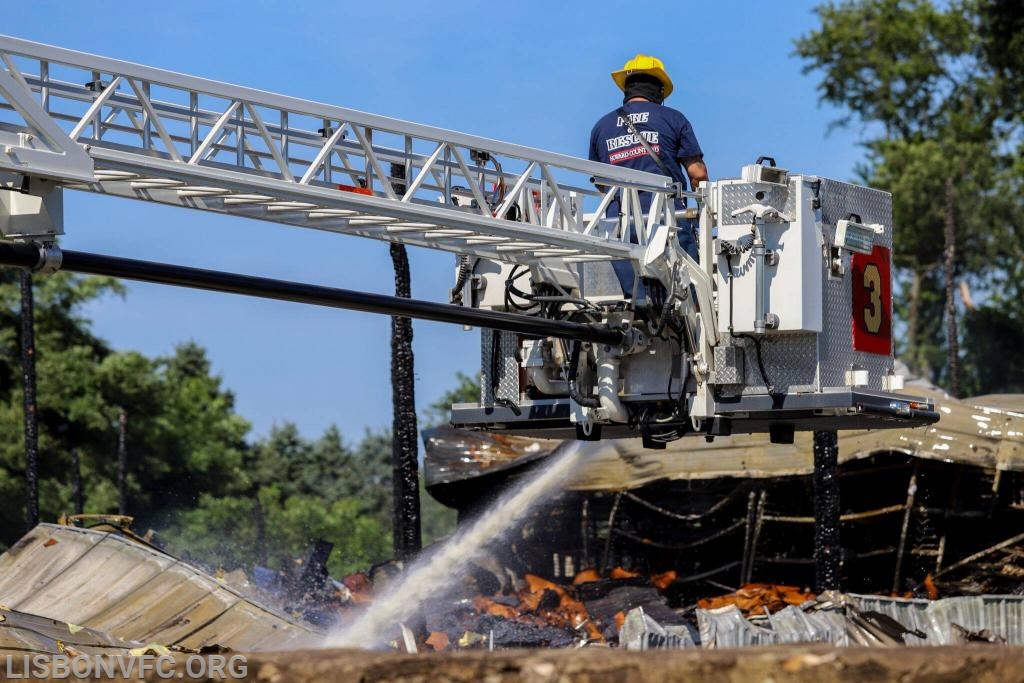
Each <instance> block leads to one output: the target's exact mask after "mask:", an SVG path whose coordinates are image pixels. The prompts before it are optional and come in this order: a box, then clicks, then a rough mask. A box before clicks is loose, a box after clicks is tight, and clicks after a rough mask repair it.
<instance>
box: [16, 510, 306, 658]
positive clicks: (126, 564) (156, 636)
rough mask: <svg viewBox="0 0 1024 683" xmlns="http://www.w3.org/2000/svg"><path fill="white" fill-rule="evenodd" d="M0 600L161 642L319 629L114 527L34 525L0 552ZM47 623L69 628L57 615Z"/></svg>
mask: <svg viewBox="0 0 1024 683" xmlns="http://www.w3.org/2000/svg"><path fill="white" fill-rule="evenodd" d="M0 605H4V606H6V607H9V608H12V609H17V610H19V611H21V612H29V613H31V614H32V615H37V617H38V618H40V619H45V620H49V621H50V622H52V623H58V622H55V621H54V620H59V622H71V623H73V624H79V625H81V626H83V627H88V628H91V629H95V631H96V632H100V633H103V634H109V637H110V638H112V639H118V640H119V639H121V638H131V639H132V640H134V641H143V642H146V643H150V642H157V643H160V644H162V645H167V646H170V645H178V644H180V645H183V646H185V647H200V646H202V645H209V644H217V645H221V646H224V647H230V648H233V649H240V650H246V651H256V650H269V649H283V648H287V647H296V646H300V645H307V646H311V645H315V644H316V643H317V642H318V641H319V640H320V639H321V638H322V636H321V634H320V633H319V631H317V630H316V629H314V628H313V627H311V626H308V625H306V624H303V623H301V622H298V621H296V620H294V619H292V618H290V617H289V616H288V615H285V614H282V613H280V612H277V611H275V610H272V609H270V608H268V607H265V606H262V605H259V604H257V603H255V602H254V601H252V600H249V599H248V598H246V597H245V596H243V595H242V594H240V593H239V592H237V591H235V590H234V589H232V588H230V587H228V586H225V585H224V584H222V583H220V582H218V581H217V580H215V579H213V578H212V577H210V576H209V575H207V574H205V573H204V572H202V571H200V570H199V569H197V568H195V567H192V566H191V565H188V564H186V563H184V562H181V561H180V560H177V559H175V558H173V557H171V556H169V555H167V554H165V553H162V552H160V551H159V550H156V549H154V548H151V547H148V546H145V545H142V544H139V543H137V542H135V541H132V540H129V539H126V538H124V537H122V536H119V535H117V534H112V533H106V532H100V531H92V530H89V529H79V528H75V527H67V526H57V525H52V524H41V525H39V526H37V527H36V528H35V529H33V530H32V531H30V532H29V533H28V534H27V535H26V536H25V537H24V538H23V539H21V541H19V542H18V543H17V544H15V545H14V546H13V547H12V548H11V549H10V550H9V551H8V552H6V553H4V554H3V555H2V556H0ZM2 623H3V622H0V624H2ZM6 625H7V626H10V624H6ZM55 628H58V629H61V628H63V629H64V631H67V630H68V627H67V625H66V624H65V625H63V626H56V627H55ZM75 628H77V627H75ZM4 631H5V630H0V633H4ZM23 640H24V636H19V635H12V631H6V634H5V636H4V638H3V639H0V650H4V649H11V650H17V649H23V648H24V647H26V644H25V643H24V642H22V641H23ZM29 640H30V641H31V640H32V639H31V638H29ZM44 640H45V639H44ZM18 643H22V644H21V645H18ZM36 645H40V643H36ZM51 645H52V644H51ZM51 645H47V644H46V643H42V646H43V649H42V650H41V651H44V652H52V651H53V650H52V647H51Z"/></svg>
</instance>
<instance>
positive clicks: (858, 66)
mask: <svg viewBox="0 0 1024 683" xmlns="http://www.w3.org/2000/svg"><path fill="white" fill-rule="evenodd" d="M816 12H817V14H818V17H819V19H820V21H821V26H820V28H818V29H816V30H814V31H811V32H810V33H809V34H807V35H805V36H803V37H802V38H800V39H799V40H798V41H797V43H796V49H797V53H798V54H799V55H800V56H801V57H803V58H804V59H805V60H807V66H806V71H807V72H809V73H811V72H813V73H815V74H817V75H819V76H820V81H819V86H818V88H819V93H820V95H821V98H822V100H823V101H826V102H829V103H831V104H834V105H837V106H840V107H842V108H844V109H845V110H846V112H847V113H846V115H845V116H844V117H843V118H842V119H841V120H840V121H838V122H837V124H839V125H850V124H853V123H860V124H862V125H863V126H864V128H863V130H864V131H865V136H864V145H865V147H866V149H867V159H866V163H865V164H864V166H863V167H862V168H861V169H860V170H859V175H860V179H861V180H862V181H864V182H866V183H867V184H870V185H872V186H875V187H879V188H882V189H887V190H890V191H891V192H892V193H893V203H894V207H893V209H894V223H895V228H896V229H895V232H894V250H895V254H896V262H895V265H896V267H897V269H898V273H897V276H898V277H897V282H898V283H899V284H900V289H901V294H902V296H901V297H900V298H899V299H898V300H897V302H896V311H897V314H898V315H899V316H900V318H901V320H902V324H903V326H904V327H905V334H903V335H900V341H901V344H900V345H899V346H898V352H900V353H901V354H902V355H903V357H904V358H905V359H906V360H907V362H908V364H909V365H910V366H911V368H912V369H914V370H916V371H918V372H920V373H922V374H924V375H925V376H927V377H928V378H929V379H932V380H933V381H936V382H940V383H944V384H946V385H947V386H956V385H957V382H958V379H959V376H958V374H957V373H956V372H954V368H955V367H956V366H957V365H961V364H962V366H963V369H964V370H965V371H966V372H965V373H961V374H966V376H965V377H964V386H965V388H969V389H970V390H975V391H993V390H999V389H1001V388H1003V387H1005V383H1004V382H1003V380H1002V379H1000V378H1004V379H1005V378H1009V377H1012V376H1014V374H1015V373H1017V372H1020V370H1021V365H1022V361H1021V359H1020V358H1019V355H1018V357H1017V358H1013V357H1009V358H1001V359H998V360H999V362H1003V363H1006V364H1008V366H1009V367H1008V370H1009V371H1008V372H1004V373H1001V374H998V375H993V374H992V373H988V374H984V373H983V374H979V372H978V370H979V368H981V367H982V365H983V364H984V363H985V362H989V361H991V360H992V359H984V358H982V357H981V356H980V355H979V354H980V353H983V352H984V351H985V350H986V349H991V348H992V345H991V344H988V343H987V342H983V338H984V337H986V335H988V334H990V332H991V330H990V329H989V328H987V327H985V326H984V324H983V322H982V321H985V320H988V319H989V317H990V316H988V315H987V314H984V313H982V314H976V313H977V312H978V311H977V310H976V309H998V310H999V311H1000V312H1002V313H1003V314H1005V315H1008V316H1010V320H1013V321H1015V323H1016V325H1013V324H1011V325H1010V326H1009V327H1014V328H1015V329H1017V330H1018V333H1017V338H1016V339H1017V341H1016V342H1015V343H1014V345H1015V346H1016V347H1017V348H1020V345H1021V344H1022V343H1024V333H1021V332H1019V330H1022V329H1024V325H1021V324H1020V323H1024V310H1022V307H1021V306H1020V305H1019V304H1016V303H1013V304H1009V305H1007V303H1008V302H1006V301H1005V299H1006V298H1007V295H1008V294H1009V295H1010V296H1013V295H1014V294H1015V293H1018V292H1020V290H1021V287H1022V282H1024V279H1022V276H1024V273H1022V268H1021V266H1020V263H1021V260H1022V259H1021V256H1022V254H1021V249H1020V246H1019V245H1020V242H1021V238H1022V237H1024V226H1022V222H1021V221H1022V216H1024V211H1022V209H1024V200H1022V195H1021V192H1020V189H1021V188H1020V185H1021V178H1022V177H1024V174H1022V171H1024V167H1022V165H1021V163H1020V160H1019V159H1020V151H1021V147H1020V144H1021V124H1022V123H1024V121H1022V118H1021V115H1020V108H1019V106H1013V104H1012V103H1019V101H1020V99H1019V98H1020V90H1019V84H1020V77H1021V71H1020V69H1021V64H1022V59H1021V58H1020V56H1019V53H1017V54H1016V55H1014V56H1009V57H1007V56H1006V54H1005V52H1006V49H1007V47H1009V46H1012V45H1019V44H1020V41H1021V40H1022V39H1021V26H1022V25H1024V24H1022V22H1021V20H1020V5H1019V3H1010V2H1003V1H1002V0H961V1H959V2H952V3H949V4H945V5H942V6H937V5H935V4H933V3H932V2H929V1H928V0H847V1H845V2H840V3H826V4H823V5H821V6H819V7H818V8H817V10H816ZM993 27H997V28H998V30H995V28H993ZM955 286H956V287H955ZM955 288H956V289H958V290H959V291H961V292H971V291H973V292H974V293H975V295H974V296H971V297H962V300H960V301H958V300H957V299H956V298H954V297H953V296H952V294H953V292H954V291H955ZM968 309H969V310H968ZM965 313H966V314H967V315H966V318H964V322H965V323H966V325H960V326H959V332H958V331H957V326H956V324H955V323H956V321H957V320H958V318H963V316H964V315H965ZM958 346H959V348H960V349H961V350H962V352H958V351H957V349H958ZM993 382H994V384H993Z"/></svg>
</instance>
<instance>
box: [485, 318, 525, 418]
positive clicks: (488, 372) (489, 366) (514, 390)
mask: <svg viewBox="0 0 1024 683" xmlns="http://www.w3.org/2000/svg"><path fill="white" fill-rule="evenodd" d="M494 335H498V360H497V363H495V362H494V361H493V359H492V349H493V348H494ZM518 347H519V339H518V335H516V333H515V332H498V331H495V330H488V329H481V330H480V368H481V370H482V371H483V377H482V378H481V381H480V403H482V404H483V405H485V406H493V405H494V399H495V398H499V399H504V400H508V401H512V402H513V403H519V361H518V360H517V359H516V349H517V348H518ZM495 370H496V371H497V375H498V381H497V385H495V383H494V381H493V377H494V373H495Z"/></svg>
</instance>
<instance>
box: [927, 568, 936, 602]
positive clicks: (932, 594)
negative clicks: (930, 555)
mask: <svg viewBox="0 0 1024 683" xmlns="http://www.w3.org/2000/svg"><path fill="white" fill-rule="evenodd" d="M924 589H925V590H926V591H928V599H929V600H938V599H939V587H938V586H936V585H935V579H933V578H932V575H931V574H929V575H928V576H926V577H924Z"/></svg>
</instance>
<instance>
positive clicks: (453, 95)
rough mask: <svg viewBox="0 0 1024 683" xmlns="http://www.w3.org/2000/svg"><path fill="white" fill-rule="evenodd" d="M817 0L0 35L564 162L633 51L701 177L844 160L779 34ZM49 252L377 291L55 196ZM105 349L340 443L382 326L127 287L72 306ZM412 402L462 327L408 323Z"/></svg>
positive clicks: (310, 261) (386, 10) (342, 16)
mask: <svg viewBox="0 0 1024 683" xmlns="http://www.w3.org/2000/svg"><path fill="white" fill-rule="evenodd" d="M815 4H816V3H814V2H804V1H802V0H787V2H784V3H767V2H761V1H758V0H742V1H740V0H737V1H734V2H729V1H725V2H720V3H706V2H701V3H698V2H691V1H689V0H686V1H679V0H676V1H674V2H661V3H659V2H645V3H633V4H628V3H620V2H615V3H611V2H608V3H603V2H593V1H591V2H579V3H576V2H550V1H549V2H536V1H532V0H531V1H528V2H506V3H479V2H471V1H468V0H447V1H446V2H412V1H410V2H405V1H402V0H399V1H396V2H389V3H368V2H342V3H335V4H334V5H331V4H330V3H319V2H318V3H305V2H290V3H284V2H266V1H263V2H261V1H259V0H248V1H247V2H235V1H231V2H201V3H200V2H192V1H190V0H181V1H179V2H162V3H132V4H131V6H130V9H128V8H127V6H126V5H123V4H116V3H115V4H109V5H104V4H100V5H97V4H95V3H78V2H57V1H53V0H33V2H29V3H22V4H20V5H19V6H18V11H17V12H8V13H6V14H5V16H4V21H3V26H2V28H0V32H2V33H6V34H10V35H15V36H18V37H21V38H27V39H29V40H36V41H40V42H45V43H50V44H54V45H59V46H61V47H66V48H71V49H76V50H82V51H86V52H93V53H96V54H101V55H105V56H109V57H113V58H117V59H123V60H128V61H134V62H140V63H143V64H148V65H151V66H155V67H160V68H165V69H170V70H173V71H180V72H184V73H190V74H194V75H198V76H204V77H207V78H213V79H217V80H221V81H227V82H231V83H238V84H240V85H246V86H251V87H256V88H260V89H263V90H269V91H273V92H279V93H282V94H287V95H293V96H296V97H302V98H307V99H311V100H318V101H322V102H328V103H332V104H337V105H341V106H345V107H350V108H353V109H361V110H364V111H370V112H374V113H378V114H383V115H386V116H393V117H396V118H402V119H408V120H412V121H417V122H421V123H427V124H431V125H438V126H443V127H446V128H453V129H456V130H462V131H465V132H468V133H474V134H479V135H484V136H487V137H490V138H496V139H500V140H507V141H510V142H515V143H520V144H526V145H531V146H535V147H541V148H545V149H550V150H553V151H558V152H563V153H567V154H572V155H576V156H584V155H585V154H586V150H587V141H588V135H589V131H590V127H591V125H592V124H593V122H594V121H595V120H596V119H597V118H598V117H599V116H600V115H602V114H604V113H606V112H607V111H609V110H611V109H613V108H614V107H615V106H617V105H618V104H619V99H620V95H619V92H618V91H617V90H616V88H615V86H614V84H613V83H612V81H611V79H610V77H609V75H608V74H609V72H610V71H612V70H613V69H616V68H619V67H620V66H621V65H622V63H623V62H624V61H626V60H627V59H629V58H630V57H632V56H633V55H634V54H635V53H637V52H645V53H650V54H655V55H657V56H659V57H660V58H661V59H662V60H663V61H664V62H665V65H666V68H667V69H668V71H669V73H670V74H671V75H672V77H673V80H674V81H675V84H676V91H675V93H674V94H673V95H672V97H671V98H670V99H669V100H668V101H667V102H666V104H669V105H671V106H674V107H676V108H678V109H680V110H682V111H683V112H684V113H685V114H686V115H687V116H688V117H689V119H690V120H691V122H692V123H693V126H694V129H695V131H696V133H697V136H698V138H699V140H700V143H701V145H702V147H703V149H704V152H705V155H706V160H707V162H708V165H709V167H710V171H711V175H712V177H715V178H717V177H730V176H734V175H736V174H737V173H738V172H739V168H740V166H742V165H743V164H745V163H750V162H752V161H753V159H754V158H756V157H757V156H758V155H761V154H769V155H773V156H775V157H777V158H778V159H779V163H780V165H782V166H785V167H787V168H790V169H794V170H797V171H804V172H812V173H817V174H821V175H825V176H830V177H835V178H839V179H849V178H851V177H852V176H853V168H854V166H855V164H856V163H857V162H858V161H859V160H860V159H861V158H862V150H861V149H860V148H859V147H857V145H856V133H857V131H856V130H853V131H847V130H838V131H832V132H829V123H830V122H831V121H833V120H834V119H836V118H837V116H838V112H837V111H835V110H832V109H829V108H827V107H822V106H819V104H818V102H817V95H816V92H815V84H816V82H817V81H816V79H815V77H814V76H813V75H811V76H805V75H803V74H802V73H801V69H802V64H801V62H800V61H799V60H798V59H797V58H795V57H794V56H793V55H792V52H793V39H794V38H796V37H797V36H799V35H801V34H803V33H805V32H806V31H808V30H810V29H811V28H813V27H814V25H815V19H814V15H813V14H812V8H813V6H814V5H815ZM65 230H66V232H67V236H66V238H65V240H64V245H65V246H66V247H67V248H69V249H80V250H86V251H96V252H100V253H105V254H113V255H119V256H126V257H131V258H144V259H152V260H160V261H168V262H174V263H181V264H186V265H194V266H198V267H204V268H216V269H223V270H230V271H236V272H246V273H252V274H257V275H264V276H269V277H277V278H286V279H293V280H298V281H303V282H313V283H322V284H328V285H333V286H338V287H345V288H351V289H361V290H366V291H372V292H382V293H391V291H392V288H393V282H392V274H391V273H392V271H391V261H390V258H389V256H388V247H387V244H385V243H383V242H377V241H372V240H366V239H361V238H357V237H346V236H341V235H335V234H327V233H320V232H315V231H304V230H301V229H298V228H291V227H284V226H277V225H273V224H269V223H260V222H257V221H248V220H244V219H240V218H231V217H224V216H216V215H212V214H204V213H200V212H189V211H184V210H181V209H174V208H169V207H162V206H157V205H149V204H144V203H140V202H132V201H126V200H121V199H111V198H107V197H100V196H94V195H88V194H82V193H75V192H69V193H67V195H66V197H65ZM410 258H411V261H412V269H413V273H412V283H413V296H415V297H417V298H421V299H427V300H433V301H445V300H446V296H447V289H448V287H450V282H451V279H452V256H451V255H450V254H446V253H433V252H429V251H426V250H421V249H412V250H411V252H410ZM87 313H88V316H89V317H90V318H91V319H92V320H93V322H94V325H95V329H96V331H97V332H98V333H99V334H100V335H101V336H102V337H104V338H106V339H108V340H109V341H110V342H111V344H112V345H113V346H114V347H115V348H119V349H137V350H139V351H142V352H144V353H146V354H149V355H158V354H166V353H169V352H170V351H171V350H172V348H173V346H174V345H175V344H176V343H178V342H181V341H184V340H189V339H192V340H195V341H197V342H198V343H200V344H202V345H203V346H205V347H206V348H207V349H208V350H209V354H210V357H211V359H212V361H213V365H214V369H215V371H216V372H217V373H218V374H219V375H221V376H222V377H223V380H224V383H225V385H226V386H227V387H229V388H230V389H232V390H233V391H234V392H235V394H236V396H237V406H238V410H239V412H240V413H241V414H242V415H244V416H245V417H246V418H248V419H249V420H250V421H252V423H253V434H254V435H255V436H259V435H262V434H265V433H266V432H267V431H268V430H269V429H270V428H271V426H272V425H274V424H275V423H278V424H280V423H282V422H285V421H291V422H295V423H296V424H298V425H299V428H300V429H301V430H302V431H303V432H304V433H305V434H307V435H309V436H315V435H317V434H319V433H320V432H321V431H322V430H323V429H324V428H326V427H327V426H328V425H329V424H331V423H336V424H338V425H339V426H340V427H341V429H342V432H343V433H344V434H345V435H346V436H347V437H348V438H349V439H350V440H354V439H358V438H359V437H360V436H361V435H362V433H363V431H364V429H365V428H368V427H369V428H377V427H382V426H389V425H390V421H391V415H390V411H391V399H390V385H389V346H388V334H389V319H388V318H386V317H383V316H373V315H369V314H363V313H355V312H347V311H338V310H328V309H321V308H316V307H311V306H301V305H297V304H286V303H280V302H273V301H261V300H257V299H249V298H245V297H237V296H229V295H221V294H214V293H209V292H196V291H189V290H183V289H176V288H167V287H159V286H155V285H144V284H137V283H130V284H129V288H128V296H127V298H125V299H123V300H122V299H117V298H110V299H105V300H103V301H100V302H98V303H96V304H95V305H92V306H91V307H90V308H89V309H88V311H87ZM414 328H415V347H414V350H415V354H416V377H417V386H416V392H417V402H418V404H419V405H420V407H421V408H422V407H424V406H426V405H427V404H428V403H430V402H433V401H435V400H436V399H437V398H438V397H439V396H440V394H441V393H443V392H444V391H445V390H446V389H447V388H450V387H451V386H452V385H453V383H454V376H455V373H456V371H459V370H461V371H464V372H468V373H474V372H476V370H477V369H478V368H477V359H478V355H479V351H478V348H479V342H478V336H477V334H476V333H475V332H464V331H463V330H462V329H461V328H459V327H457V326H448V325H442V324H439V323H427V322H419V321H417V322H416V323H415V324H414Z"/></svg>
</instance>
